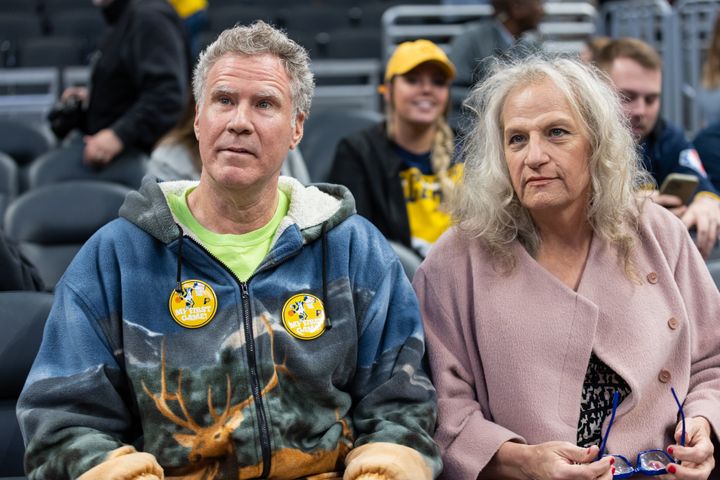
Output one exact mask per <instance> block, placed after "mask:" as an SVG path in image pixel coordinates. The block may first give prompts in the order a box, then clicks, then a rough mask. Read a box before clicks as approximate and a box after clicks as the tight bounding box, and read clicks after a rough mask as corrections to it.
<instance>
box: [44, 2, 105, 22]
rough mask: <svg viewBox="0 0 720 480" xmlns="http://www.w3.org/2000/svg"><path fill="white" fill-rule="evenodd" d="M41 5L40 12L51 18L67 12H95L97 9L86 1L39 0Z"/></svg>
mask: <svg viewBox="0 0 720 480" xmlns="http://www.w3.org/2000/svg"><path fill="white" fill-rule="evenodd" d="M39 1H40V2H41V4H42V7H41V11H43V12H44V14H45V16H47V17H49V18H52V17H53V16H55V15H57V14H59V13H62V12H66V11H69V10H84V11H91V10H95V11H97V10H98V8H97V7H95V6H94V5H93V4H92V1H88V0H39Z"/></svg>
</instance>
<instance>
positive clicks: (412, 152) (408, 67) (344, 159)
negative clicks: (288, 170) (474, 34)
mask: <svg viewBox="0 0 720 480" xmlns="http://www.w3.org/2000/svg"><path fill="white" fill-rule="evenodd" d="M453 78H455V66H454V65H453V64H452V63H451V62H450V60H449V59H448V57H447V56H446V55H445V52H443V51H442V50H441V49H440V48H439V47H438V46H437V45H435V44H434V43H432V42H430V41H429V40H416V41H413V42H405V43H402V44H400V45H399V46H398V47H397V49H396V50H395V52H394V53H393V55H392V57H390V60H389V61H388V64H387V67H386V71H385V83H384V85H383V86H382V87H381V93H382V94H383V98H384V101H385V108H386V120H385V122H383V123H381V124H378V125H375V126H373V127H371V128H369V129H367V130H363V131H361V132H358V133H356V134H353V135H351V136H349V137H347V138H344V139H343V140H341V142H340V144H339V145H338V147H337V150H336V152H335V160H334V163H333V167H332V170H331V172H330V179H329V181H330V182H332V183H339V184H342V185H345V186H347V187H348V188H349V189H350V191H351V192H352V194H353V196H354V197H355V203H356V207H357V211H358V213H359V214H360V215H362V216H364V217H366V218H367V219H368V220H370V221H371V222H372V223H373V224H375V226H376V227H378V229H379V230H380V231H381V232H382V233H383V234H384V235H385V237H386V238H387V239H389V240H392V241H395V242H398V243H401V244H403V245H405V246H407V247H410V248H413V249H414V250H415V251H416V252H418V253H419V254H420V255H421V256H423V257H424V256H425V254H426V253H427V251H428V250H429V248H430V246H431V245H432V243H433V242H434V241H435V240H436V239H437V238H438V237H439V236H440V235H441V234H442V233H443V232H444V231H445V230H446V229H447V228H448V227H449V225H450V217H449V215H448V214H447V213H446V212H445V210H444V208H443V207H444V205H445V203H446V201H447V199H448V197H449V195H450V194H451V191H452V189H453V186H454V184H455V182H456V181H457V180H458V179H459V178H460V176H461V174H462V165H461V164H457V163H454V161H453V152H454V150H455V137H454V134H453V132H452V130H451V129H450V127H449V125H448V122H447V115H448V106H449V98H450V82H451V81H452V79H453Z"/></svg>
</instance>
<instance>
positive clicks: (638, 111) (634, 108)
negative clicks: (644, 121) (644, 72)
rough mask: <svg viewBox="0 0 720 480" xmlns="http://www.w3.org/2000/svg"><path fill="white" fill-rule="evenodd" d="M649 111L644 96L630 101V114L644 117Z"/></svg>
mask: <svg viewBox="0 0 720 480" xmlns="http://www.w3.org/2000/svg"><path fill="white" fill-rule="evenodd" d="M646 111H647V106H646V105H645V100H644V99H643V98H636V99H635V100H633V101H632V102H631V103H630V114H631V115H632V116H634V117H644V116H645V112H646Z"/></svg>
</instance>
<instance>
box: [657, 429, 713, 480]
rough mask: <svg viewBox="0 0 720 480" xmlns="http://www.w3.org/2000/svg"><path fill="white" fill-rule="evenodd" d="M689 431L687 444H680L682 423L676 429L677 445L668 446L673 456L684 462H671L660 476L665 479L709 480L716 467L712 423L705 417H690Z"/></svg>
mask: <svg viewBox="0 0 720 480" xmlns="http://www.w3.org/2000/svg"><path fill="white" fill-rule="evenodd" d="M685 425H686V428H687V433H686V437H687V438H686V440H685V446H684V447H683V446H681V445H680V436H681V435H682V424H681V423H679V424H678V426H677V428H676V429H675V441H676V442H677V444H676V445H670V446H669V447H668V448H667V451H668V453H669V454H670V456H671V457H674V458H675V459H677V460H680V462H682V465H680V464H677V463H671V464H670V465H668V467H667V468H668V472H669V473H667V474H666V475H662V476H661V477H660V478H661V479H665V480H671V479H672V480H686V479H687V480H707V478H708V477H709V476H710V473H711V472H712V469H713V468H714V467H715V460H714V459H713V444H712V440H711V439H710V435H711V428H710V423H708V421H707V420H706V419H705V418H704V417H693V418H689V419H687V420H686V422H685Z"/></svg>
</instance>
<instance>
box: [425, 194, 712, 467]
mask: <svg viewBox="0 0 720 480" xmlns="http://www.w3.org/2000/svg"><path fill="white" fill-rule="evenodd" d="M514 248H515V253H516V255H517V259H518V262H517V268H516V270H515V271H514V273H513V274H511V275H510V276H503V275H501V274H498V273H496V272H495V271H494V270H493V267H492V263H491V261H490V258H489V256H488V254H487V252H486V251H485V249H484V248H482V246H481V245H480V242H479V241H478V240H477V239H469V238H467V237H466V236H464V235H462V234H460V233H459V232H458V231H457V230H456V229H452V230H450V231H448V232H446V234H445V235H444V236H443V237H442V238H441V239H440V240H439V241H438V242H437V243H436V244H435V246H434V247H433V249H432V250H431V252H430V255H429V256H428V257H427V259H426V260H425V262H424V263H423V264H422V266H421V267H420V269H419V270H418V272H417V273H416V275H415V280H414V286H415V290H416V292H417V294H418V298H419V300H420V305H421V308H422V311H423V317H424V321H425V329H426V335H427V346H428V352H429V358H430V365H431V370H432V375H433V382H434V383H435V386H436V387H437V390H438V408H439V412H438V428H437V432H436V435H435V440H436V441H437V442H438V444H439V445H440V447H441V449H442V451H443V462H444V473H443V477H444V478H447V479H453V480H466V479H467V480H474V479H475V478H477V475H478V473H479V472H480V471H481V470H482V469H483V468H484V467H485V465H486V464H487V463H488V462H489V461H490V459H491V458H492V456H493V455H494V454H495V452H496V451H497V449H498V448H499V447H500V445H501V444H502V443H504V442H506V441H508V440H511V439H515V440H517V441H522V442H527V443H529V444H537V443H542V442H546V441H552V440H564V441H568V442H572V443H575V442H576V437H577V427H578V420H579V416H580V396H581V391H582V385H583V380H584V378H585V372H586V369H587V366H588V361H589V359H590V353H591V351H593V350H594V351H595V353H596V354H597V356H598V357H600V359H602V360H603V361H604V362H605V363H606V364H607V365H608V366H610V367H611V368H612V369H613V370H615V372H617V373H618V374H619V375H621V376H622V377H623V378H624V379H625V380H626V381H627V383H628V384H629V386H630V388H631V389H632V393H631V394H630V396H629V397H627V398H626V399H625V401H623V402H622V403H621V404H620V406H619V408H618V412H617V416H616V418H615V423H614V424H613V429H612V432H611V434H610V439H609V441H608V451H609V452H610V453H617V454H623V455H625V456H626V457H627V458H629V459H630V460H631V461H633V462H634V461H635V456H636V455H637V453H638V452H640V451H642V450H647V449H652V448H661V449H662V448H665V447H666V446H667V445H669V444H670V443H673V442H672V440H671V438H672V433H673V432H674V429H675V425H676V422H677V418H676V416H677V406H676V404H675V402H674V400H673V397H672V394H671V392H670V387H671V386H672V387H674V388H675V390H676V391H677V393H678V396H679V397H680V399H681V401H682V400H683V399H685V403H684V409H685V414H686V416H687V417H692V416H697V415H702V416H704V417H706V418H707V419H708V420H709V421H710V424H711V425H712V427H713V429H714V431H715V433H716V434H717V433H718V431H720V294H718V290H717V288H716V287H715V284H714V283H713V280H712V278H711V277H710V274H709V273H708V270H707V268H706V267H705V264H704V262H703V260H702V258H701V257H700V255H699V253H698V251H697V249H696V248H695V246H694V245H693V244H692V241H691V239H690V237H689V235H688V233H687V231H686V229H685V227H684V226H683V225H682V223H681V222H680V221H679V220H678V219H677V218H675V217H674V216H673V215H672V214H670V213H669V212H667V211H666V210H665V209H664V208H661V207H658V206H656V205H654V204H651V203H650V202H648V204H647V205H646V206H645V211H644V214H643V215H642V219H641V225H640V242H639V248H638V249H637V250H636V252H637V255H636V257H635V258H636V262H635V264H636V270H637V272H638V273H639V274H640V277H641V279H642V283H641V284H638V283H632V282H631V281H630V280H628V278H627V277H626V276H625V275H624V272H623V268H622V266H621V264H620V262H619V260H618V257H617V256H616V254H615V251H614V250H613V249H612V248H610V247H609V245H608V244H607V242H605V241H604V240H603V239H601V238H599V237H598V236H595V237H594V238H593V240H592V243H591V246H590V253H589V256H588V260H587V264H586V267H585V270H584V272H583V275H582V279H581V281H580V285H579V287H578V290H577V292H574V291H572V290H571V289H569V288H567V287H566V286H565V285H564V284H562V283H561V282H560V281H559V280H557V279H556V278H555V277H554V276H552V275H551V274H550V273H548V272H547V271H546V270H545V269H544V268H543V267H541V266H540V265H539V264H538V263H537V262H536V261H535V260H534V259H533V258H532V257H531V256H530V255H528V253H527V252H526V251H525V249H524V248H523V247H522V246H520V244H518V243H516V245H515V246H514ZM606 427H607V420H606V421H605V424H604V425H603V433H604V432H605V430H606Z"/></svg>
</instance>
